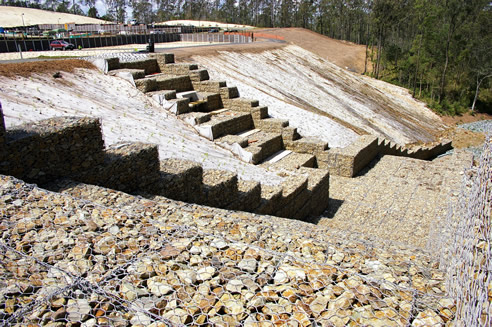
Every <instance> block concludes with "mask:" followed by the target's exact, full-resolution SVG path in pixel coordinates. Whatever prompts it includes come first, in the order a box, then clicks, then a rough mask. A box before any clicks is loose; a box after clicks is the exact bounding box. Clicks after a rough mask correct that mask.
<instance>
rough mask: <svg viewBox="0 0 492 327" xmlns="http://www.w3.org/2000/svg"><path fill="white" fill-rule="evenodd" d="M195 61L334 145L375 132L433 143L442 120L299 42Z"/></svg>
mask: <svg viewBox="0 0 492 327" xmlns="http://www.w3.org/2000/svg"><path fill="white" fill-rule="evenodd" d="M191 59H192V60H194V61H196V62H197V63H199V64H200V65H202V66H203V67H205V68H207V69H208V70H209V72H210V73H211V75H212V77H213V78H214V79H219V80H226V81H228V82H229V83H230V84H232V85H236V86H238V88H239V90H240V92H241V95H242V96H244V97H247V98H253V99H260V101H261V103H264V104H265V105H268V106H269V108H270V112H271V114H272V115H273V116H274V117H284V118H287V119H289V120H290V121H291V125H292V126H295V127H298V129H299V130H300V131H301V133H303V134H304V135H309V136H318V137H320V138H321V139H323V140H325V141H327V142H329V144H330V146H334V147H343V146H346V145H348V144H350V143H351V142H352V141H353V140H354V139H355V138H356V137H357V135H358V134H372V135H378V136H381V137H385V138H388V139H390V140H392V141H394V142H396V143H399V144H406V143H414V142H430V141H434V140H435V138H436V135H437V134H438V133H439V132H440V131H442V130H444V129H445V125H444V124H443V123H442V121H441V119H440V118H439V117H438V116H437V115H436V114H434V113H433V112H432V111H431V110H430V109H428V108H426V106H425V105H424V104H423V103H421V102H418V101H416V100H414V99H412V97H411V95H410V94H409V93H408V91H407V90H405V89H403V88H400V87H396V86H393V85H391V84H388V83H384V82H381V81H377V80H374V79H371V78H368V77H366V76H361V75H359V74H355V73H352V72H350V71H348V70H346V69H342V68H340V67H338V66H336V65H334V64H332V63H331V62H329V61H327V60H325V59H323V58H321V57H319V56H317V55H316V54H314V53H312V52H309V51H307V50H305V49H302V48H300V47H298V46H296V45H287V46H283V47H280V48H277V49H273V50H264V51H263V50H262V51H250V52H248V51H240V52H237V51H217V52H215V53H209V54H207V53H205V54H201V53H200V52H196V54H195V55H192V56H191Z"/></svg>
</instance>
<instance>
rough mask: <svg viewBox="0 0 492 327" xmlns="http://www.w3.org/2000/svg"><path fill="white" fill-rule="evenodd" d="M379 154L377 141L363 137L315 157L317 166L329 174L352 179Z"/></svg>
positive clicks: (371, 137)
mask: <svg viewBox="0 0 492 327" xmlns="http://www.w3.org/2000/svg"><path fill="white" fill-rule="evenodd" d="M378 154H379V148H378V139H377V137H375V136H372V135H363V136H361V137H359V138H358V139H357V140H356V141H355V142H354V143H352V144H351V145H349V146H348V147H345V148H333V149H330V150H328V151H325V153H323V154H319V155H318V156H317V159H318V166H319V167H320V168H324V169H328V170H329V171H330V174H333V175H338V176H344V177H353V176H355V175H356V174H357V173H358V172H359V171H360V170H361V169H362V168H364V167H365V166H366V165H367V164H368V163H369V162H371V161H372V160H373V159H374V158H375V157H376V156H377V155H378Z"/></svg>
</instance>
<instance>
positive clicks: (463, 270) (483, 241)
mask: <svg viewBox="0 0 492 327" xmlns="http://www.w3.org/2000/svg"><path fill="white" fill-rule="evenodd" d="M491 167H492V138H491V134H490V133H489V135H488V136H487V139H486V141H485V145H484V147H483V151H482V154H481V157H480V160H479V163H478V165H477V166H476V167H472V168H470V169H469V170H467V171H466V172H465V175H464V181H463V187H462V190H461V193H460V201H459V202H458V203H457V204H456V205H455V206H451V207H450V209H449V211H448V214H447V216H446V217H444V218H443V219H442V222H441V224H440V228H438V229H437V230H436V234H435V237H434V238H431V239H434V240H438V242H436V243H435V244H432V245H431V251H433V252H434V253H438V254H439V257H438V259H439V262H440V267H441V269H443V270H444V271H445V272H446V288H447V290H448V292H449V295H450V296H452V297H453V298H455V299H456V303H457V318H456V319H457V322H458V323H459V325H460V326H490V325H492V317H491V312H492V228H491V218H490V213H491V202H492V168H491Z"/></svg>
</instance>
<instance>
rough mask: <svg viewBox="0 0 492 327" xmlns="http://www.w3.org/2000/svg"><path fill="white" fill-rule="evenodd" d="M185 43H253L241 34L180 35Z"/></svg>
mask: <svg viewBox="0 0 492 327" xmlns="http://www.w3.org/2000/svg"><path fill="white" fill-rule="evenodd" d="M180 36H181V41H183V42H203V43H206V42H209V43H215V42H219V43H221V42H223V43H249V42H252V38H251V36H246V35H240V34H223V33H196V34H180Z"/></svg>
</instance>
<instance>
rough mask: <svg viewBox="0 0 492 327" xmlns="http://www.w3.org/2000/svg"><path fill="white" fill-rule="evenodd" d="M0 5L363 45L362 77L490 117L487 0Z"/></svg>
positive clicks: (449, 108) (10, 0)
mask: <svg viewBox="0 0 492 327" xmlns="http://www.w3.org/2000/svg"><path fill="white" fill-rule="evenodd" d="M97 1H102V2H103V3H104V5H105V8H106V12H104V13H103V12H101V13H99V12H98V10H97V9H96V0H82V1H76V0H26V1H21V0H0V4H2V5H11V6H21V7H31V8H38V9H45V10H52V11H59V12H67V13H75V14H80V15H87V16H90V17H94V18H101V19H105V20H110V21H114V22H119V23H124V22H125V21H127V20H128V18H129V17H128V16H129V15H130V16H131V17H132V18H133V19H135V20H137V21H138V22H139V23H144V24H152V23H158V22H162V21H168V20H173V19H192V20H211V21H220V22H224V23H234V24H245V25H253V26H256V27H264V28H272V27H303V28H307V29H310V30H312V31H315V32H318V33H320V34H323V35H326V36H329V37H331V38H334V39H339V40H345V41H350V42H353V43H357V44H362V45H365V46H366V57H367V58H366V71H365V72H364V73H366V74H368V75H370V76H372V77H374V78H378V79H382V80H385V81H387V82H390V83H394V84H397V85H400V86H404V87H406V88H408V89H409V90H410V91H411V92H412V94H413V96H414V97H415V98H417V99H420V100H423V101H425V102H426V103H428V105H429V106H430V107H431V108H433V109H434V110H435V111H437V112H439V113H441V114H448V115H456V114H460V113H463V112H466V111H468V110H472V111H481V112H487V113H491V114H492V81H491V79H492V78H491V77H492V2H490V1H488V0H97Z"/></svg>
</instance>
